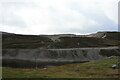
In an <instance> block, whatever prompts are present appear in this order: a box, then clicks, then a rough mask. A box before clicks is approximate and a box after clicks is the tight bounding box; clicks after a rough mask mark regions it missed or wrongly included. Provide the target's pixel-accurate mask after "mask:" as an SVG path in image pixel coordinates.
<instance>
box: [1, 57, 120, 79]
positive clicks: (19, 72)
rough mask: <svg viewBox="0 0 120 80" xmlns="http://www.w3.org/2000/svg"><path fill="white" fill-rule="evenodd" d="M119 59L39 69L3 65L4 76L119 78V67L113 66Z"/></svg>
mask: <svg viewBox="0 0 120 80" xmlns="http://www.w3.org/2000/svg"><path fill="white" fill-rule="evenodd" d="M117 61H118V60H117V59H109V60H101V61H96V62H87V63H76V64H66V65H62V66H56V67H51V68H38V69H35V68H8V67H3V78H118V69H112V68H111V66H112V65H113V64H116V63H117ZM76 69H80V71H81V72H76V71H75V70H76Z"/></svg>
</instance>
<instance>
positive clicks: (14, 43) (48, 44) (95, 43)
mask: <svg viewBox="0 0 120 80" xmlns="http://www.w3.org/2000/svg"><path fill="white" fill-rule="evenodd" d="M118 34H119V35H120V33H117V32H109V33H106V35H107V36H106V37H105V38H101V37H100V36H99V37H97V36H98V34H97V36H96V37H95V36H93V37H85V36H84V37H78V36H79V35H78V36H77V37H76V36H75V35H73V36H72V37H71V35H68V36H64V37H62V35H58V36H60V37H58V39H56V40H52V39H51V38H49V35H47V36H44V35H19V34H11V33H3V35H2V43H3V45H2V47H3V49H11V48H18V49H34V48H81V47H102V46H104V47H105V46H116V45H119V44H120V41H119V40H118V36H119V35H118ZM52 37H53V38H54V35H53V36H52ZM55 37H56V36H55Z"/></svg>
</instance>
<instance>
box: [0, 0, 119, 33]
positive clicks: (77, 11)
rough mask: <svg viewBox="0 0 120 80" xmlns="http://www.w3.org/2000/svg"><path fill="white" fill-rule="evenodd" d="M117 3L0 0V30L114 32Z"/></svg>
mask: <svg viewBox="0 0 120 80" xmlns="http://www.w3.org/2000/svg"><path fill="white" fill-rule="evenodd" d="M118 1H120V0H0V31H5V32H12V33H18V34H60V33H63V34H68V33H71V34H73V33H74V34H88V33H95V32H98V31H117V30H118Z"/></svg>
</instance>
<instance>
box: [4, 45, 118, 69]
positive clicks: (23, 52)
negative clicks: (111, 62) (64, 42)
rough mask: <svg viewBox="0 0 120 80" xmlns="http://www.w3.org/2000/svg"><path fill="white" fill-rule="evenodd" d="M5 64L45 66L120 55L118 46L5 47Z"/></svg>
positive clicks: (13, 65)
mask: <svg viewBox="0 0 120 80" xmlns="http://www.w3.org/2000/svg"><path fill="white" fill-rule="evenodd" d="M2 52H3V53H2V60H3V66H11V67H35V66H36V64H37V67H45V66H50V65H51V66H54V65H62V64H67V63H76V62H79V63H81V62H89V61H96V60H103V59H109V58H110V57H112V56H116V57H114V58H117V56H119V55H120V52H119V48H118V47H103V48H69V49H3V51H2ZM106 53H107V54H106Z"/></svg>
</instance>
